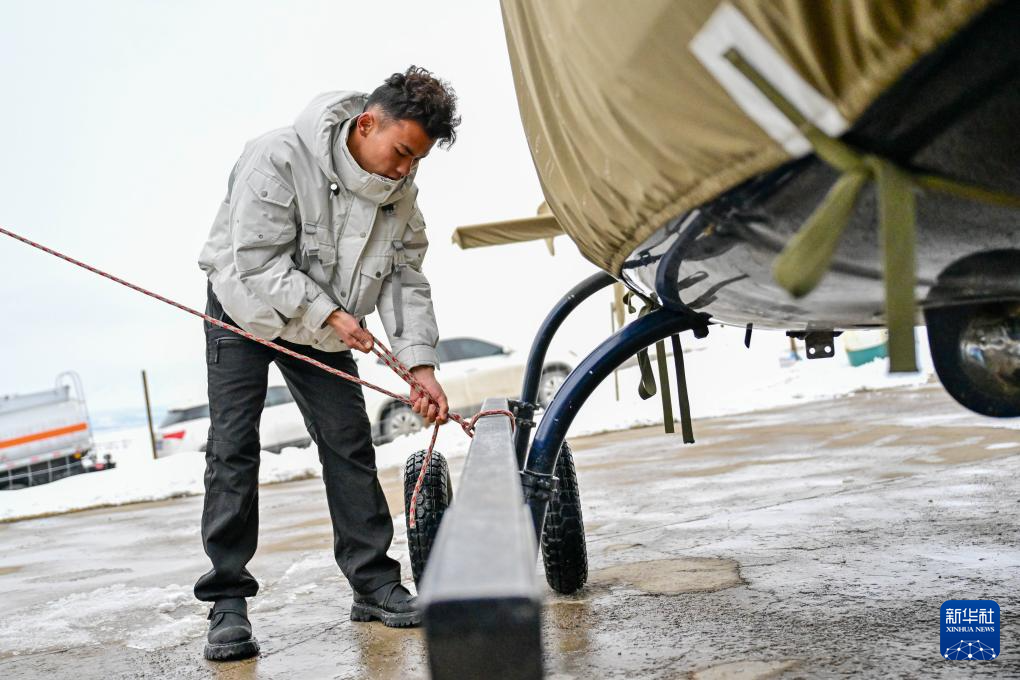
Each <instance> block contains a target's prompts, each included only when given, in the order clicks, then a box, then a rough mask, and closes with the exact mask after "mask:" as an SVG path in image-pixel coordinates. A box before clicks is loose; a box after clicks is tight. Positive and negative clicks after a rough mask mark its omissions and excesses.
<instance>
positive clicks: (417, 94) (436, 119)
mask: <svg viewBox="0 0 1020 680" xmlns="http://www.w3.org/2000/svg"><path fill="white" fill-rule="evenodd" d="M373 105H377V106H379V107H380V108H381V109H382V110H383V112H384V113H385V115H386V116H387V117H389V118H392V119H394V120H413V121H416V122H417V123H419V124H420V125H421V126H422V128H424V130H425V134H427V135H428V136H429V137H431V138H432V139H434V140H437V141H438V142H439V146H440V147H442V148H444V149H446V148H449V147H450V146H451V145H452V144H453V143H454V142H455V141H457V131H456V127H457V126H458V125H460V116H458V115H457V93H456V92H454V91H453V88H452V87H450V84H449V83H448V82H446V81H445V80H441V79H439V78H436V77H435V76H434V75H432V73H431V72H430V71H427V70H426V69H423V68H421V67H420V66H410V67H409V68H408V69H407V70H406V71H404V72H403V73H394V74H393V75H391V76H390V77H389V78H387V79H386V81H385V82H384V83H383V84H382V85H380V86H379V87H377V88H376V89H375V91H374V92H372V94H370V95H369V97H368V103H367V104H366V105H365V108H368V107H370V106H373Z"/></svg>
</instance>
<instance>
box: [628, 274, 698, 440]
mask: <svg viewBox="0 0 1020 680" xmlns="http://www.w3.org/2000/svg"><path fill="white" fill-rule="evenodd" d="M633 297H634V296H633V293H631V292H630V291H628V292H626V293H624V294H623V295H622V296H621V298H620V305H621V307H622V306H624V305H625V306H626V307H627V309H628V310H629V311H630V312H631V313H633V312H634V305H633V304H632V301H633ZM657 307H658V304H657V303H656V301H655V300H654V298H653V300H652V301H651V302H649V303H647V304H645V305H644V306H642V308H641V311H640V312H638V316H639V317H641V316H644V315H645V314H647V313H648V312H650V311H652V310H653V309H656V308H657ZM670 340H671V343H672V348H673V365H674V368H675V369H676V389H677V405H678V407H679V409H678V410H679V415H680V432H681V433H682V434H683V440H684V443H685V444H693V443H694V427H693V425H692V422H691V402H690V396H689V394H688V391H687V373H686V371H685V370H684V355H683V347H682V346H681V345H680V336H679V335H677V334H673V335H672V336H671V338H670ZM655 359H656V363H657V364H658V366H657V367H658V373H659V383H660V384H661V385H662V393H661V398H662V423H663V427H664V428H665V430H666V432H667V433H668V434H672V433H674V432H676V426H675V424H674V419H673V398H672V395H671V394H670V387H669V368H668V363H667V361H666V342H665V340H660V341H658V342H656V343H655ZM637 361H638V368H639V370H640V371H641V382H640V383H639V384H638V396H639V397H641V399H649V398H651V397H652V396H654V395H655V393H656V391H657V388H656V385H655V372H654V371H652V361H651V359H650V358H649V356H648V348H647V347H645V348H644V349H642V350H640V351H639V352H638V353H637Z"/></svg>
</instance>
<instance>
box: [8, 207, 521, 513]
mask: <svg viewBox="0 0 1020 680" xmlns="http://www.w3.org/2000/svg"><path fill="white" fill-rule="evenodd" d="M0 234H4V235H6V236H10V237H11V238H13V239H15V240H16V241H21V242H22V243H24V244H26V245H29V246H32V247H33V248H37V249H38V250H41V251H43V252H44V253H49V254H50V255H53V256H54V257H58V258H60V259H61V260H64V261H65V262H70V263H71V264H74V265H77V266H79V267H81V268H82V269H87V270H88V271H90V272H92V273H93V274H98V275H99V276H102V277H103V278H106V279H110V280H111V281H115V282H116V283H119V284H120V285H122V286H126V287H128V288H130V289H131V290H134V291H137V292H139V293H142V294H143V295H148V296H149V297H151V298H155V299H157V300H159V301H160V302H165V303H166V304H168V305H170V306H172V307H176V308H177V309H179V310H181V311H182V312H187V313H188V314H192V315H194V316H197V317H199V318H200V319H203V320H204V321H208V322H209V323H211V324H213V325H214V326H219V327H220V328H222V329H224V330H228V331H230V332H231V333H236V334H237V335H240V336H241V337H244V338H247V339H248V340H251V341H252V342H257V343H259V344H261V345H265V346H266V347H271V348H272V349H274V350H276V351H277V352H281V353H283V354H286V355H287V356H291V357H294V358H295V359H298V360H300V361H304V362H305V363H309V364H311V365H312V366H316V367H318V368H321V369H322V370H324V371H326V372H327V373H330V374H332V375H335V376H336V377H338V378H343V379H344V380H349V381H350V382H353V383H357V384H358V385H361V386H362V387H367V388H369V389H371V390H375V391H376V392H380V393H382V394H385V395H386V396H388V397H391V398H393V399H396V400H397V401H400V402H402V403H404V404H407V405H408V406H411V407H412V408H413V407H414V404H413V403H412V402H411V399H410V398H409V397H403V396H401V395H399V394H394V393H393V392H390V391H389V390H387V389H385V388H382V387H379V386H378V385H373V384H372V383H370V382H368V381H365V380H362V379H361V378H359V377H357V376H355V375H351V374H350V373H346V372H344V371H341V370H339V369H336V368H333V367H332V366H327V365H326V364H324V363H322V362H321V361H317V360H315V359H313V358H311V357H309V356H306V355H304V354H301V353H300V352H295V351H294V350H292V349H288V348H286V347H284V346H282V345H278V344H276V343H275V342H273V341H272V340H265V339H263V338H260V337H258V336H257V335H253V334H251V333H249V332H248V331H246V330H244V329H242V328H238V327H236V326H232V325H230V324H228V323H224V322H223V321H220V320H219V319H214V318H213V317H211V316H209V315H208V314H203V313H202V312H199V311H197V310H194V309H192V308H191V307H187V306H185V305H182V304H181V303H179V302H174V301H173V300H171V299H169V298H166V297H163V296H162V295H159V294H158V293H153V292H152V291H150V290H146V289H145V288H142V287H141V286H137V285H135V284H133V283H130V282H128V281H125V280H124V279H122V278H119V277H117V276H114V275H113V274H109V273H107V272H104V271H102V270H101V269H97V268H95V267H93V266H91V265H88V264H85V263H84V262H82V261H81V260H76V259H74V258H73V257H70V256H69V255H64V254H63V253H61V252H58V251H56V250H53V249H52V248H47V247H46V246H44V245H42V244H40V243H36V242H35V241H33V240H31V239H28V238H25V237H24V236H21V235H19V234H15V233H14V232H12V231H8V230H7V229H4V228H3V227H0ZM373 341H374V342H373V345H372V352H374V353H375V355H376V356H377V357H379V358H380V359H381V360H382V361H383V363H385V364H386V365H387V366H389V367H390V368H391V369H392V370H393V372H394V373H396V374H397V375H398V376H400V378H401V379H402V380H403V381H404V382H406V383H407V384H408V385H409V386H410V387H412V388H413V390H416V391H417V392H418V394H419V395H425V396H426V397H427V398H428V401H429V404H430V405H435V406H436V408H437V409H438V408H439V404H438V403H437V402H436V401H435V399H434V398H433V397H432V395H431V393H429V391H428V390H426V389H425V387H424V386H422V384H421V383H419V382H418V381H417V380H415V378H414V376H413V375H412V374H411V371H410V369H409V368H408V367H407V366H405V365H404V364H402V363H401V362H400V360H399V359H397V357H396V356H395V355H394V354H393V352H391V351H390V349H389V348H388V347H386V345H384V344H383V343H382V342H380V341H379V340H378V339H377V338H373ZM412 393H414V392H413V391H412ZM448 415H449V419H450V420H452V421H453V422H455V423H457V424H458V425H460V427H461V429H462V430H464V433H465V434H467V435H468V436H469V437H472V436H474V429H475V423H476V422H478V419H479V418H484V417H486V416H492V415H505V416H507V417H509V418H510V423H511V427H512V426H513V423H514V415H513V414H512V413H511V412H510V411H506V410H503V409H498V410H497V409H494V410H488V411H479V412H478V413H476V414H475V415H474V416H473V417H471V418H470V419H468V418H465V417H464V416H462V415H460V414H458V413H453V412H450V413H449V414H448ZM440 425H441V423H439V422H436V425H435V428H434V429H433V431H432V440H431V441H430V442H429V448H428V450H427V451H426V453H425V460H424V464H423V465H422V468H421V472H420V473H419V475H418V480H417V482H416V483H415V485H414V492H413V493H412V494H411V507H410V509H409V510H408V512H409V517H408V525H409V526H410V527H411V528H414V526H415V523H416V515H417V507H418V494H419V492H420V491H421V485H422V483H423V482H424V480H425V473H426V471H427V470H428V467H429V462H430V461H431V460H432V450H433V448H434V447H435V445H436V437H438V436H439V427H440Z"/></svg>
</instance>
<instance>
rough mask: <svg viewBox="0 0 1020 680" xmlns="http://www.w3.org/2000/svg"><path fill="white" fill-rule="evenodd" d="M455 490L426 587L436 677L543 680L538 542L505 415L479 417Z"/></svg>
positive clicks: (493, 403) (491, 402) (501, 404)
mask: <svg viewBox="0 0 1020 680" xmlns="http://www.w3.org/2000/svg"><path fill="white" fill-rule="evenodd" d="M483 408H485V409H505V408H507V401H506V399H486V400H485V405H484V406H483ZM457 487H458V492H457V496H456V498H455V499H454V503H453V504H452V505H451V506H450V509H449V510H447V511H446V514H445V515H444V516H443V522H442V524H441V525H440V526H439V533H438V534H437V535H436V541H435V544H434V545H433V547H432V552H431V553H430V555H429V561H428V565H427V566H426V568H425V575H424V577H423V579H422V584H421V589H420V590H421V597H420V598H419V600H420V605H421V608H422V616H423V619H424V623H425V642H426V645H427V647H428V653H429V668H430V670H431V672H432V679H433V680H510V679H513V680H539V679H540V678H541V677H542V638H541V620H540V619H541V612H542V598H541V595H540V592H539V589H538V581H537V579H536V578H535V557H536V546H537V541H536V539H535V534H534V532H533V531H532V522H531V515H530V513H529V512H528V510H527V506H525V505H524V503H523V501H522V497H523V496H522V491H521V482H520V472H519V470H518V467H517V461H516V455H515V452H514V447H513V442H512V439H511V430H510V420H509V419H508V418H506V417H503V416H490V417H488V418H482V419H481V420H479V421H478V424H477V426H476V428H475V435H474V438H473V439H472V440H471V448H470V449H469V451H468V458H467V461H466V462H465V463H464V472H463V473H462V475H461V479H460V483H459V484H458V485H457Z"/></svg>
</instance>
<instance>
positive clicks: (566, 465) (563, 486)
mask: <svg viewBox="0 0 1020 680" xmlns="http://www.w3.org/2000/svg"><path fill="white" fill-rule="evenodd" d="M555 475H556V477H557V479H558V480H559V481H558V482H557V485H556V493H554V494H553V497H552V498H551V499H550V500H549V509H548V510H547V511H546V513H545V525H544V526H543V527H542V562H543V563H544V564H545V580H546V581H548V583H549V587H550V588H552V589H553V590H555V591H556V592H557V593H562V594H564V595H570V594H571V593H576V592H577V591H578V590H580V589H581V587H582V586H583V585H584V584H585V582H586V581H587V580H588V548H587V546H586V545H585V541H584V519H583V518H582V517H581V492H580V491H579V489H578V487H577V473H576V472H575V471H574V454H573V452H572V451H571V450H570V445H569V444H568V443H567V442H563V446H561V447H560V455H559V458H557V460H556V472H555Z"/></svg>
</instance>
